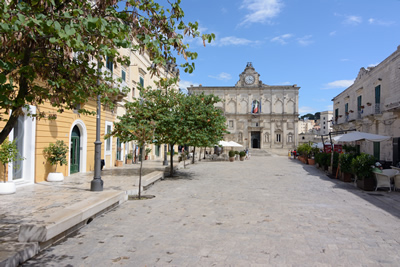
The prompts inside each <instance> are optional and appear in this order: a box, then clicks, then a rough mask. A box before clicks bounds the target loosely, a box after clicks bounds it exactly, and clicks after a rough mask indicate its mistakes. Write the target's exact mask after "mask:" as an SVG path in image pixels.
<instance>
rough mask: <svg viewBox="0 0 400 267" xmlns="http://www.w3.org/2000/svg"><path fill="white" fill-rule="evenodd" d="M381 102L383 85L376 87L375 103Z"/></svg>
mask: <svg viewBox="0 0 400 267" xmlns="http://www.w3.org/2000/svg"><path fill="white" fill-rule="evenodd" d="M380 103H381V86H380V85H378V86H377V87H375V104H380Z"/></svg>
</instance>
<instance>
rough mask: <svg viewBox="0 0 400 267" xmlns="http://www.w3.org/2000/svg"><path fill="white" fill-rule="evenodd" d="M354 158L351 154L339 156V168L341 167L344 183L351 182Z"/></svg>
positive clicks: (341, 177)
mask: <svg viewBox="0 0 400 267" xmlns="http://www.w3.org/2000/svg"><path fill="white" fill-rule="evenodd" d="M353 158H354V156H353V154H350V153H343V154H340V156H339V164H340V165H339V166H340V172H341V176H340V180H342V181H343V182H351V174H352V166H351V162H352V160H353Z"/></svg>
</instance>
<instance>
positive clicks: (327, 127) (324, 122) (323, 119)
mask: <svg viewBox="0 0 400 267" xmlns="http://www.w3.org/2000/svg"><path fill="white" fill-rule="evenodd" d="M333 124H334V122H333V111H332V110H328V111H322V112H321V115H320V122H319V126H320V128H319V135H327V134H329V132H332V130H333V128H332V126H333Z"/></svg>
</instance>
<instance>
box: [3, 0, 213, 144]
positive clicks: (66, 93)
mask: <svg viewBox="0 0 400 267" xmlns="http://www.w3.org/2000/svg"><path fill="white" fill-rule="evenodd" d="M180 2H181V0H176V2H174V3H170V7H169V8H164V7H162V6H161V5H159V4H158V3H157V2H155V1H154V0H125V1H123V2H120V3H119V4H120V5H121V3H122V4H125V7H122V8H121V7H119V6H118V5H117V4H118V1H115V0H98V1H91V0H66V1H60V0H40V1H39V0H25V1H19V0H10V1H0V40H1V42H0V92H1V94H0V110H1V111H2V114H1V117H0V119H1V120H3V121H5V122H6V125H5V127H4V128H3V129H2V131H1V132H0V143H2V142H3V141H4V140H5V139H6V137H7V136H8V134H9V133H10V131H11V130H12V129H13V127H14V126H15V123H16V122H17V119H18V116H19V115H21V114H23V108H27V107H29V105H33V106H37V107H38V108H39V107H40V105H41V104H43V103H45V102H50V104H51V105H52V106H53V107H56V108H57V111H58V112H63V111H64V110H66V109H72V108H74V107H75V106H76V104H78V103H86V102H87V101H88V100H89V99H93V98H95V97H96V96H97V95H100V96H101V99H102V101H103V102H104V103H108V104H109V105H111V106H112V101H111V99H110V98H111V97H112V96H113V95H116V94H118V93H119V89H118V86H113V83H118V81H113V78H112V74H111V73H110V72H101V68H102V67H103V66H104V63H105V62H106V61H107V60H112V61H113V63H114V64H116V63H119V64H124V65H129V64H130V62H129V58H127V57H124V56H121V55H120V54H119V49H121V48H126V49H131V50H139V51H141V52H147V53H148V54H149V55H150V59H151V60H152V62H153V63H154V64H153V65H152V67H151V68H150V69H149V71H150V72H151V73H152V74H157V73H158V71H159V70H160V66H162V65H165V63H166V62H167V61H172V62H176V58H175V55H176V54H178V55H180V56H183V57H184V58H185V59H186V60H189V61H186V63H184V64H182V65H181V67H182V68H184V70H185V72H187V71H188V72H192V71H193V69H194V63H193V62H191V61H192V60H194V59H195V58H196V57H197V53H195V52H190V51H189V50H188V47H189V46H188V45H187V44H184V43H183V38H184V36H187V37H193V38H196V37H200V33H199V31H198V30H197V29H198V23H190V22H189V23H188V24H186V23H184V22H183V20H182V19H183V16H184V12H183V10H182V9H181V8H180ZM201 38H202V39H203V43H204V44H205V42H206V41H208V42H210V41H211V40H212V39H214V38H215V36H214V34H204V35H202V36H201ZM133 40H134V42H133ZM79 112H81V113H83V114H94V113H93V112H90V111H89V110H86V109H84V108H83V109H80V110H79ZM10 114H11V115H10ZM28 115H31V116H36V117H38V118H43V117H46V116H47V117H48V118H50V119H51V118H53V119H54V118H55V114H50V115H49V114H46V113H44V112H42V111H40V109H38V113H37V114H30V113H29V109H28Z"/></svg>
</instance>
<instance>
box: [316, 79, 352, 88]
mask: <svg viewBox="0 0 400 267" xmlns="http://www.w3.org/2000/svg"><path fill="white" fill-rule="evenodd" d="M353 83H354V80H337V81H333V82H330V83H327V84H325V86H324V88H322V89H338V88H347V87H349V86H350V85H352V84H353Z"/></svg>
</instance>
